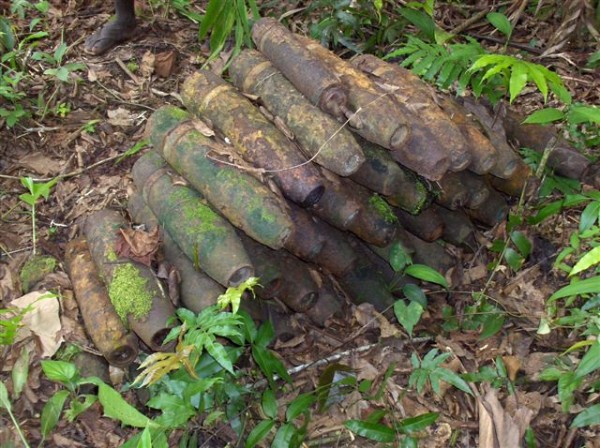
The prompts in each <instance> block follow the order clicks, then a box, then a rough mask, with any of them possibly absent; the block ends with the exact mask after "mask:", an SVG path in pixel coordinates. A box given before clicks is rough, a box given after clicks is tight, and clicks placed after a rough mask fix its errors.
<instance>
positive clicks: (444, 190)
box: [435, 173, 470, 210]
mask: <svg viewBox="0 0 600 448" xmlns="http://www.w3.org/2000/svg"><path fill="white" fill-rule="evenodd" d="M438 187H439V190H438V194H437V196H436V198H435V202H436V203H438V204H440V205H442V206H444V207H446V208H449V209H450V210H456V209H458V208H460V207H464V206H465V205H466V204H467V202H468V201H469V197H470V194H469V189H468V188H467V187H466V186H465V184H463V183H462V181H461V179H460V176H459V175H458V173H446V175H445V176H444V177H442V178H441V179H440V180H439V181H438Z"/></svg>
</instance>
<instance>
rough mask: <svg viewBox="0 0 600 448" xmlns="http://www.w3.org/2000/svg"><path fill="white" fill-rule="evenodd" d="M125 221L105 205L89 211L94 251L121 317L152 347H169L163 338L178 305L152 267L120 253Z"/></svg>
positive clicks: (90, 243)
mask: <svg viewBox="0 0 600 448" xmlns="http://www.w3.org/2000/svg"><path fill="white" fill-rule="evenodd" d="M125 225H126V222H125V220H124V219H123V218H122V216H121V215H120V214H119V213H118V212H117V211H115V210H109V209H105V210H101V211H99V212H95V213H93V214H92V215H89V216H88V218H87V221H86V224H85V228H84V232H85V235H86V238H87V241H88V246H89V248H90V253H91V254H92V259H93V260H94V263H95V264H96V267H97V269H98V271H99V273H100V277H101V278H102V279H103V281H104V283H105V284H106V285H107V289H108V295H109V297H110V300H111V302H112V304H113V305H114V306H115V309H116V311H117V313H118V314H119V317H121V319H122V320H123V319H125V320H126V321H127V322H128V324H129V326H130V328H131V329H132V330H133V331H134V332H135V333H136V334H137V335H138V336H139V337H140V339H141V340H142V341H144V343H146V345H148V346H149V347H150V348H152V349H153V350H165V349H168V348H170V347H171V346H172V344H169V345H167V346H165V345H163V341H164V339H165V337H166V336H167V334H168V333H169V329H170V325H169V324H167V322H168V320H169V319H170V318H171V317H172V316H173V315H174V314H175V309H174V308H173V305H172V304H171V302H170V301H169V299H168V298H167V296H166V294H165V291H164V289H163V287H162V285H161V284H160V282H159V281H158V279H157V278H156V276H155V275H154V273H153V272H152V271H151V270H150V269H149V268H148V267H146V266H144V265H142V264H140V263H136V262H133V261H131V260H129V259H124V258H119V257H118V255H117V244H118V233H119V229H121V228H124V227H125ZM120 310H121V311H120Z"/></svg>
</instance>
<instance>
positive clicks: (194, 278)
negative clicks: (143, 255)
mask: <svg viewBox="0 0 600 448" xmlns="http://www.w3.org/2000/svg"><path fill="white" fill-rule="evenodd" d="M127 210H128V211H129V214H130V216H131V217H132V219H133V220H134V221H135V222H137V223H140V224H144V225H146V227H148V228H152V227H154V226H157V225H158V219H157V218H156V216H155V215H154V214H153V213H152V210H150V208H149V207H148V206H147V205H146V203H145V202H144V199H143V198H142V195H141V194H139V193H136V194H132V195H130V196H129V198H128V201H127ZM162 237H163V251H164V255H165V259H166V260H167V261H168V262H169V263H170V264H171V265H173V266H174V267H175V269H177V272H178V273H179V297H180V299H181V303H182V304H183V306H185V307H186V308H187V309H189V310H191V311H193V312H194V313H199V312H200V311H202V310H203V309H204V308H206V307H208V306H211V305H214V304H215V303H217V299H218V298H219V296H220V295H221V294H223V293H224V292H225V288H224V287H223V286H221V285H220V284H219V283H217V282H216V281H214V280H213V279H212V278H210V277H209V276H208V275H206V274H205V273H204V272H203V271H201V270H198V269H196V268H195V267H194V263H193V262H192V261H191V260H190V259H189V258H188V257H187V256H186V255H185V254H184V253H183V252H182V251H181V249H179V246H177V244H176V243H175V241H173V239H172V238H171V237H170V236H169V234H168V232H163V234H162Z"/></svg>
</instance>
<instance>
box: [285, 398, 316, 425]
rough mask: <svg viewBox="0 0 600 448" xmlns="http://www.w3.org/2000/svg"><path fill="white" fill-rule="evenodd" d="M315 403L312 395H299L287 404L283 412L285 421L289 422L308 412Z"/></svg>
mask: <svg viewBox="0 0 600 448" xmlns="http://www.w3.org/2000/svg"><path fill="white" fill-rule="evenodd" d="M315 401H317V397H316V396H315V394H314V393H306V394H300V395H298V396H297V397H296V398H294V400H292V402H291V403H290V404H289V406H288V408H287V410H286V411H285V419H286V420H287V421H288V422H291V421H292V420H294V419H295V418H296V417H298V416H299V415H301V414H303V413H304V412H307V411H308V410H310V407H311V406H312V405H313V404H314V403H315Z"/></svg>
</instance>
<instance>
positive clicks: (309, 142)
mask: <svg viewBox="0 0 600 448" xmlns="http://www.w3.org/2000/svg"><path fill="white" fill-rule="evenodd" d="M229 73H230V75H231V78H232V80H233V83H234V84H235V85H236V86H237V87H238V88H239V89H240V90H242V91H244V92H246V93H249V94H252V95H256V96H258V97H260V100H261V102H262V103H263V104H264V105H265V107H266V108H267V109H268V110H269V111H270V112H271V113H272V114H273V115H275V116H276V117H278V118H280V119H281V120H282V121H283V122H284V123H285V125H286V126H287V128H288V129H289V130H290V131H291V132H292V133H293V136H294V138H295V140H296V141H297V142H298V143H299V144H300V146H301V148H302V149H303V150H304V151H305V152H306V153H307V155H308V156H310V157H311V158H313V157H314V161H315V163H318V164H319V165H322V166H324V167H325V168H327V169H328V170H330V171H332V172H334V173H336V174H339V175H340V176H348V175H350V174H352V173H354V172H355V171H356V170H357V169H358V167H359V166H361V165H362V164H363V162H364V161H365V157H364V155H363V152H362V149H361V147H360V146H359V144H358V143H357V142H356V140H355V139H354V137H353V136H352V134H351V133H350V131H348V130H347V129H345V128H343V127H342V126H341V125H340V123H339V122H337V121H336V120H334V119H333V118H332V117H330V116H329V115H327V114H325V113H324V112H321V110H319V109H318V108H317V107H316V106H313V105H312V104H311V103H310V102H309V101H308V99H307V98H306V97H305V96H304V95H302V94H301V93H300V92H299V91H298V90H296V88H295V87H294V86H293V85H292V84H291V83H290V82H289V81H288V80H287V79H286V78H285V77H284V76H283V74H282V73H281V72H280V71H279V70H277V69H276V68H275V67H274V66H273V65H272V64H271V63H270V62H269V61H268V60H267V59H265V57H264V56H262V55H261V54H260V53H259V52H258V51H255V50H245V51H243V52H241V53H240V54H239V55H238V56H237V57H236V58H235V59H234V60H233V62H232V64H231V67H229Z"/></svg>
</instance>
